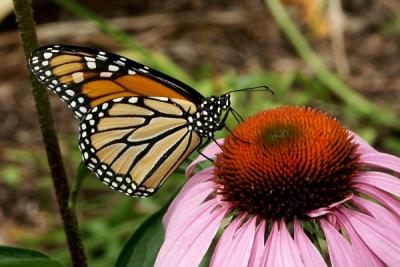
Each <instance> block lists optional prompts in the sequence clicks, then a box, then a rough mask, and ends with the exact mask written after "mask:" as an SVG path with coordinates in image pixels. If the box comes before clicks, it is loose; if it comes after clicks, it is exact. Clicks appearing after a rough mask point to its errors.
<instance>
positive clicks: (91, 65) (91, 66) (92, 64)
mask: <svg viewBox="0 0 400 267" xmlns="http://www.w3.org/2000/svg"><path fill="white" fill-rule="evenodd" d="M86 65H87V67H88V68H89V69H91V70H92V69H95V68H96V63H95V62H88V63H86Z"/></svg>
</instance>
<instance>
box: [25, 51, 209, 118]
mask: <svg viewBox="0 0 400 267" xmlns="http://www.w3.org/2000/svg"><path fill="white" fill-rule="evenodd" d="M29 64H30V67H31V70H32V71H33V73H34V74H35V75H36V76H37V77H38V78H39V81H41V83H43V84H44V85H45V86H46V87H48V88H49V89H51V90H52V91H53V92H55V93H56V94H57V95H58V96H59V97H60V99H62V100H63V101H65V102H66V103H67V104H68V106H69V107H70V108H71V109H72V110H73V111H74V114H75V116H76V117H78V118H79V119H81V118H82V117H84V116H85V114H86V113H87V111H88V110H90V109H92V108H94V107H95V106H98V105H100V104H102V103H104V102H107V101H109V100H112V99H115V98H119V97H130V96H159V97H169V98H174V99H182V100H187V101H190V102H193V103H195V104H199V103H200V102H201V100H202V99H203V98H204V97H203V96H202V95H201V94H200V93H198V92H197V91H196V90H194V89H193V88H191V87H190V86H188V85H185V84H183V83H181V82H179V81H177V80H175V79H174V78H172V77H169V76H167V75H165V74H163V73H161V72H158V71H156V70H153V69H151V68H149V67H146V66H144V65H142V64H140V63H137V62H135V61H132V60H129V59H127V58H125V57H121V56H119V55H115V54H112V53H108V52H104V51H100V50H96V49H91V48H83V47H77V46H64V45H63V46H59V45H54V46H47V47H41V48H39V49H38V50H36V51H34V52H33V54H32V56H31V58H30V60H29Z"/></svg>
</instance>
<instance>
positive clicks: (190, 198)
mask: <svg viewBox="0 0 400 267" xmlns="http://www.w3.org/2000/svg"><path fill="white" fill-rule="evenodd" d="M212 169H213V168H207V169H204V170H202V171H201V172H199V173H196V175H194V176H193V177H192V178H191V179H189V180H188V182H187V183H186V184H185V185H184V186H183V188H182V190H181V191H180V192H179V193H178V195H177V196H176V197H175V199H174V200H173V201H172V203H171V205H170V206H169V208H168V211H167V212H166V214H165V216H164V219H163V224H164V228H166V229H169V227H168V225H170V224H171V223H170V221H171V219H172V220H173V222H172V226H173V225H175V226H177V225H179V222H180V221H183V220H185V218H186V217H188V216H190V213H192V212H194V211H195V210H196V208H197V207H198V206H200V204H201V203H202V202H203V201H204V200H205V199H206V198H207V197H208V196H209V195H210V193H211V192H212V191H213V190H214V182H212V181H209V180H210V179H212V178H213V174H212ZM175 214H177V215H176V216H175Z"/></svg>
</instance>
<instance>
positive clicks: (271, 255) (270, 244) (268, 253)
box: [263, 221, 283, 267]
mask: <svg viewBox="0 0 400 267" xmlns="http://www.w3.org/2000/svg"><path fill="white" fill-rule="evenodd" d="M278 225H279V222H277V221H274V222H273V223H272V229H271V233H270V234H269V237H268V240H267V244H266V246H265V247H266V249H265V253H264V257H263V262H264V265H263V266H266V267H275V266H276V267H280V266H283V262H282V258H281V257H279V255H278V249H280V247H279V244H278V243H279V242H280V238H279V227H278Z"/></svg>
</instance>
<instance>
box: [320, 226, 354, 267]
mask: <svg viewBox="0 0 400 267" xmlns="http://www.w3.org/2000/svg"><path fill="white" fill-rule="evenodd" d="M319 224H320V225H321V228H322V230H323V231H324V233H325V237H326V241H327V243H328V250H329V258H330V259H331V264H332V266H333V267H335V266H348V267H351V266H357V263H356V262H355V260H354V259H355V258H354V254H353V250H352V247H351V245H350V243H349V242H348V241H347V240H346V239H344V238H343V236H342V235H341V234H340V233H339V232H338V230H336V229H335V227H333V226H332V225H330V224H329V223H328V222H327V221H326V220H324V219H321V220H319Z"/></svg>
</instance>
